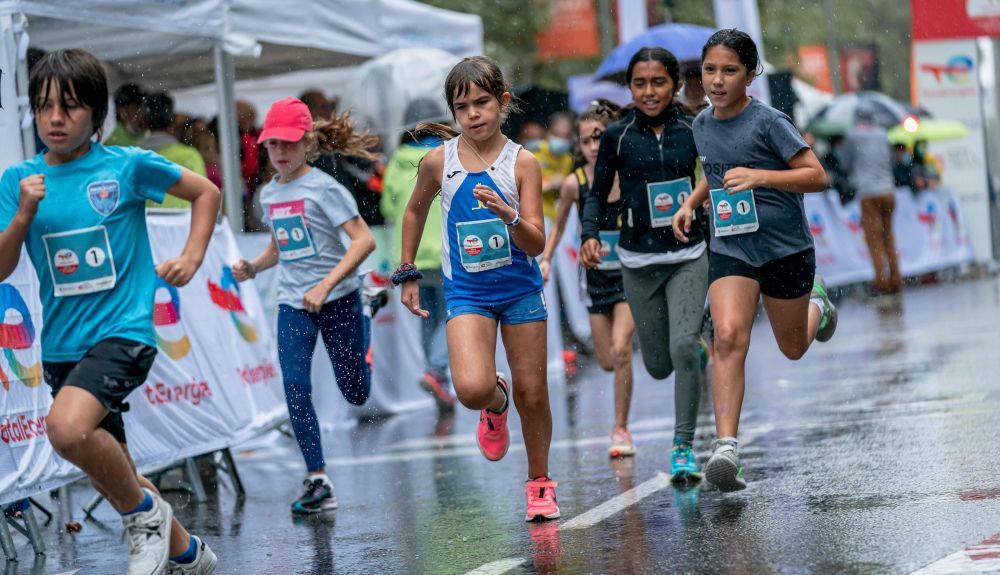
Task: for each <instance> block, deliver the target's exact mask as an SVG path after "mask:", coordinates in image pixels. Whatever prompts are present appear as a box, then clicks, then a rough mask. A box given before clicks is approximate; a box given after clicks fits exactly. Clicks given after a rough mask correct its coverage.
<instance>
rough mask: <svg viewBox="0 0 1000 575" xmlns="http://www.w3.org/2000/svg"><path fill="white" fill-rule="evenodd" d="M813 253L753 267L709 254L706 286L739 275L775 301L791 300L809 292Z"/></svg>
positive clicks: (812, 270) (787, 257)
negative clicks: (754, 283)
mask: <svg viewBox="0 0 1000 575" xmlns="http://www.w3.org/2000/svg"><path fill="white" fill-rule="evenodd" d="M815 275H816V252H815V251H814V250H813V249H812V248H809V249H807V250H805V251H801V252H798V253H795V254H792V255H790V256H785V257H783V258H780V259H776V260H772V261H769V262H767V263H766V264H764V265H762V266H760V267H754V266H752V265H750V264H748V263H746V262H745V261H743V260H741V259H737V258H734V257H731V256H726V255H723V254H719V253H715V252H711V251H710V252H709V257H708V285H709V286H711V285H712V282H714V281H715V280H717V279H720V278H724V277H727V276H741V277H745V278H750V279H752V280H755V281H756V282H757V283H759V284H760V293H762V294H764V295H766V296H768V297H773V298H776V299H795V298H798V297H802V296H804V295H806V294H808V293H809V292H811V291H812V285H813V278H814V276H815Z"/></svg>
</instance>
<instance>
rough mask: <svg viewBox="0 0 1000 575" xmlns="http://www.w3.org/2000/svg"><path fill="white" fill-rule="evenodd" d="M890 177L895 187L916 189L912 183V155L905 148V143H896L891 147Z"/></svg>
mask: <svg viewBox="0 0 1000 575" xmlns="http://www.w3.org/2000/svg"><path fill="white" fill-rule="evenodd" d="M892 179H893V180H894V181H895V184H896V187H897V188H910V190H912V191H916V188H915V187H914V185H913V155H912V154H910V150H908V149H907V148H906V144H896V145H895V146H893V147H892Z"/></svg>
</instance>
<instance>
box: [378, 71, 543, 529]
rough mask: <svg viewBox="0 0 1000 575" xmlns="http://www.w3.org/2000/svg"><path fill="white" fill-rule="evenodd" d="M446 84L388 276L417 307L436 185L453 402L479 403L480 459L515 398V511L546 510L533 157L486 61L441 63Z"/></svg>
mask: <svg viewBox="0 0 1000 575" xmlns="http://www.w3.org/2000/svg"><path fill="white" fill-rule="evenodd" d="M444 95H445V99H446V101H447V102H448V108H449V109H450V110H451V113H452V115H453V116H454V118H455V120H456V121H457V122H458V124H459V126H461V128H462V132H461V134H458V133H456V132H454V131H453V130H451V129H450V128H448V127H447V126H441V125H432V126H429V127H432V128H433V129H434V130H436V131H438V132H440V133H441V134H442V135H444V136H446V137H448V138H449V139H447V140H446V141H445V143H444V145H442V146H439V147H437V148H434V149H433V150H431V151H430V152H428V154H427V155H426V156H424V159H423V160H422V161H421V163H420V168H419V170H418V173H417V183H416V186H415V189H414V192H413V196H412V197H411V198H410V202H409V204H408V205H407V207H406V213H405V214H404V216H403V238H402V253H401V258H400V261H401V262H403V263H402V264H400V266H399V268H398V269H397V270H396V272H395V273H394V274H393V277H392V280H393V283H394V284H396V285H402V286H403V293H402V301H403V304H404V305H405V306H406V307H407V309H409V310H410V311H411V312H413V313H414V314H416V315H419V316H421V317H427V311H426V310H424V309H421V307H420V293H419V287H420V286H419V284H418V282H417V280H419V279H420V278H421V277H422V275H421V274H420V272H419V271H418V270H417V269H416V267H415V266H414V265H413V259H414V257H415V255H416V253H417V247H418V246H419V244H420V237H421V234H422V233H423V228H424V223H425V221H426V219H427V212H428V210H429V209H430V205H431V201H432V200H433V199H434V197H435V196H436V195H437V193H438V191H440V193H441V213H442V217H441V220H442V229H441V236H442V238H441V243H442V247H443V248H444V254H443V257H442V261H441V266H442V272H443V275H444V288H445V307H446V313H445V316H446V318H447V324H446V326H445V329H446V331H447V336H448V351H449V355H450V357H449V360H450V364H451V376H452V385H453V386H454V388H455V392H456V394H457V396H458V399H459V401H461V402H462V404H463V405H465V406H466V407H469V408H471V409H478V410H481V411H480V415H479V428H478V432H477V435H476V437H477V440H478V442H479V449H480V451H481V452H482V453H483V455H484V456H485V457H486V458H487V459H489V460H490V461H498V460H500V459H501V458H503V456H504V455H506V453H507V448H508V446H509V445H510V434H509V433H508V430H507V409H508V404H509V401H508V399H509V398H511V397H512V398H513V400H514V405H515V406H516V407H517V411H518V413H519V414H520V416H521V428H522V432H523V434H524V446H525V450H526V451H527V455H528V481H527V483H526V485H525V491H526V495H527V513H526V516H525V519H526V520H527V521H540V520H546V519H556V518H558V517H559V507H558V505H557V503H556V494H555V487H556V482H555V481H552V480H551V479H550V478H549V467H548V465H549V443H550V441H551V438H552V414H551V412H550V411H549V391H548V387H547V381H546V363H547V359H546V338H545V334H546V332H545V326H546V319H547V317H548V314H547V311H546V308H545V299H544V297H543V296H542V275H541V273H539V271H538V265H537V264H536V263H535V259H534V258H535V257H536V256H538V255H539V254H541V253H542V250H543V249H544V248H545V231H544V230H545V227H544V223H543V219H542V177H541V169H540V168H539V165H538V161H537V160H535V158H534V156H532V155H531V153H530V152H528V151H526V150H523V149H522V148H521V146H519V145H518V144H515V143H514V142H512V141H510V140H509V139H507V137H506V136H504V135H503V134H502V133H501V132H500V121H501V117H502V115H503V114H504V113H505V112H507V111H509V110H510V109H511V102H510V100H511V95H510V89H509V87H508V85H507V82H506V80H504V77H503V74H502V73H501V72H500V68H499V67H497V65H496V63H495V62H493V61H492V60H490V59H489V58H486V57H483V56H475V57H472V58H466V59H464V60H462V61H461V62H459V63H458V64H456V65H455V67H454V68H452V70H451V72H450V73H449V74H448V77H447V79H446V80H445V86H444ZM418 131H419V129H418ZM497 326H499V328H500V333H501V335H502V336H503V343H504V347H505V348H506V350H507V359H508V361H509V362H510V367H511V381H510V383H508V380H507V377H506V376H505V375H504V374H502V373H499V372H497V371H496V365H495V361H494V358H495V357H496V340H497Z"/></svg>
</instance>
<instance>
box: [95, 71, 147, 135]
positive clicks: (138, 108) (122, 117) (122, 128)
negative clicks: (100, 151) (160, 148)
mask: <svg viewBox="0 0 1000 575" xmlns="http://www.w3.org/2000/svg"><path fill="white" fill-rule="evenodd" d="M142 100H143V91H142V88H140V87H139V86H138V84H122V85H121V86H119V88H118V89H117V90H115V129H114V130H112V132H111V135H110V136H108V139H107V140H105V141H104V145H106V146H138V145H139V140H142V138H143V136H144V135H145V134H146V130H145V129H143V125H142Z"/></svg>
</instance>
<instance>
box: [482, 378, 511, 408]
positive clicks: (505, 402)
mask: <svg viewBox="0 0 1000 575" xmlns="http://www.w3.org/2000/svg"><path fill="white" fill-rule="evenodd" d="M497 389H499V390H500V393H502V394H503V407H501V408H500V411H493V410H492V409H487V410H486V411H489V412H490V413H497V414H500V413H503V412H505V411H507V406H508V404H509V403H510V395H508V394H507V392H506V391H505V390H504V388H503V386H502V385H500V383H499V382H497Z"/></svg>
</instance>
